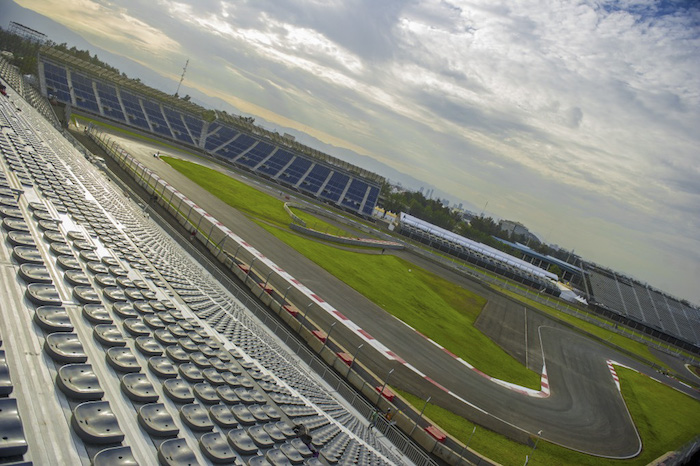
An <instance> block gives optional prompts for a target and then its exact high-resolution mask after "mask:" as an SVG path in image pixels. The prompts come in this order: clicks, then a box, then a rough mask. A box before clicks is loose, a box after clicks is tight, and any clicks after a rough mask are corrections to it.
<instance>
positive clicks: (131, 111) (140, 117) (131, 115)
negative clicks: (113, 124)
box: [119, 89, 151, 131]
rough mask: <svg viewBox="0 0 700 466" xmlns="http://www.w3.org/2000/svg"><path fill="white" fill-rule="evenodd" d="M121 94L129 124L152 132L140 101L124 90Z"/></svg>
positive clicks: (121, 90)
mask: <svg viewBox="0 0 700 466" xmlns="http://www.w3.org/2000/svg"><path fill="white" fill-rule="evenodd" d="M119 94H120V95H121V98H122V103H123V104H124V110H126V116H127V122H128V123H129V124H132V125H134V126H138V127H139V128H141V129H144V130H146V131H151V127H150V126H148V121H146V116H145V115H144V113H143V110H142V109H141V102H140V99H139V98H138V97H136V96H135V95H133V94H131V93H130V92H128V91H125V90H124V89H120V90H119Z"/></svg>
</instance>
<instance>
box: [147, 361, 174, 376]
mask: <svg viewBox="0 0 700 466" xmlns="http://www.w3.org/2000/svg"><path fill="white" fill-rule="evenodd" d="M148 367H149V368H150V369H151V372H153V373H154V374H156V375H157V376H158V377H161V378H164V379H173V378H175V377H177V368H176V367H175V366H174V365H173V363H172V362H170V359H168V358H166V357H165V356H151V357H150V358H148Z"/></svg>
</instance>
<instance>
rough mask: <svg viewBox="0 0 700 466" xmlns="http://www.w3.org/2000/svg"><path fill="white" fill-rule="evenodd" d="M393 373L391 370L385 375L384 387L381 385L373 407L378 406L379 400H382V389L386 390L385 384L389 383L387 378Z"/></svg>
mask: <svg viewBox="0 0 700 466" xmlns="http://www.w3.org/2000/svg"><path fill="white" fill-rule="evenodd" d="M393 372H394V369H391V370H390V371H389V373H388V374H387V375H386V379H384V385H382V389H381V390H379V396H378V397H377V401H376V403H374V404H375V405H377V406H379V400H380V399H381V398H382V394H383V393H384V389H385V388H386V384H387V383H389V377H391V374H392V373H393Z"/></svg>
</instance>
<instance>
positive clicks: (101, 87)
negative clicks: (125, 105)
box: [95, 81, 126, 121]
mask: <svg viewBox="0 0 700 466" xmlns="http://www.w3.org/2000/svg"><path fill="white" fill-rule="evenodd" d="M95 84H96V85H97V96H98V97H99V99H100V102H101V103H102V113H103V114H104V115H105V116H107V117H110V118H114V119H116V120H119V121H126V118H125V117H124V112H123V111H122V104H121V103H119V97H118V96H117V88H115V87H114V86H112V85H110V84H105V83H103V82H101V81H95Z"/></svg>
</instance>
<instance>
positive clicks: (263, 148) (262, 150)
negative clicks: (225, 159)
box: [236, 142, 274, 168]
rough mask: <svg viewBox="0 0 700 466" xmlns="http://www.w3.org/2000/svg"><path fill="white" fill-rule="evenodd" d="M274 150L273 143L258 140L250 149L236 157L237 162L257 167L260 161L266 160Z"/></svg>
mask: <svg viewBox="0 0 700 466" xmlns="http://www.w3.org/2000/svg"><path fill="white" fill-rule="evenodd" d="M273 150H274V147H273V146H272V144H268V143H266V142H258V143H257V144H256V145H255V146H254V147H251V148H250V150H249V151H247V152H246V153H244V154H242V155H241V156H240V157H238V158H236V162H238V163H240V164H241V165H245V166H246V167H250V168H255V167H256V166H257V165H258V164H259V163H260V162H262V161H263V160H265V158H267V157H268V156H269V155H270V153H271V152H272V151H273Z"/></svg>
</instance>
